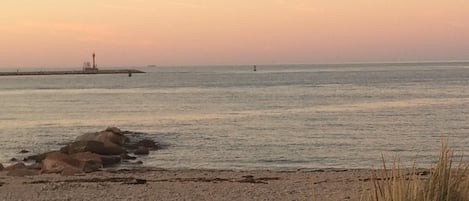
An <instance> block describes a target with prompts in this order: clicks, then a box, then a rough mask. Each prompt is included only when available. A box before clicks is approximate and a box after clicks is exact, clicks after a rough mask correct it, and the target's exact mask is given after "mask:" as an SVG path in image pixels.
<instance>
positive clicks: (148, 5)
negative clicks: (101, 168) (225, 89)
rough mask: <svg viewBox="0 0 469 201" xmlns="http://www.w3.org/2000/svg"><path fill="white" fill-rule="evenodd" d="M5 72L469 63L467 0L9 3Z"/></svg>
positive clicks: (2, 45) (2, 25)
mask: <svg viewBox="0 0 469 201" xmlns="http://www.w3.org/2000/svg"><path fill="white" fill-rule="evenodd" d="M0 13H1V14H0V68H1V67H3V68H26V67H28V68H29V67H77V68H81V66H82V64H83V62H84V61H90V60H91V54H92V53H93V52H95V53H96V55H97V64H98V67H99V66H106V67H113V66H146V65H158V66H168V65H169V66H172V65H239V64H248V65H249V64H258V65H260V64H288V63H295V64H298V63H347V62H407V61H447V60H469V1H467V0H231V1H227V0H67V1H64V0H2V2H1V5H0Z"/></svg>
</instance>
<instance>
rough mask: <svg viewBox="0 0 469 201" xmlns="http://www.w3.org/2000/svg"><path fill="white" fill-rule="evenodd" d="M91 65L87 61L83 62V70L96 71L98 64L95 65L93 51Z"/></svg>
mask: <svg viewBox="0 0 469 201" xmlns="http://www.w3.org/2000/svg"><path fill="white" fill-rule="evenodd" d="M92 56H93V65H91V64H90V62H89V61H86V62H84V63H83V71H85V72H87V73H96V72H97V71H98V65H96V54H95V53H94V52H93V55H92Z"/></svg>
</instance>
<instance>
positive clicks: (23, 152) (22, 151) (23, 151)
mask: <svg viewBox="0 0 469 201" xmlns="http://www.w3.org/2000/svg"><path fill="white" fill-rule="evenodd" d="M25 153H29V151H28V150H25V149H23V150H21V151H20V154H25Z"/></svg>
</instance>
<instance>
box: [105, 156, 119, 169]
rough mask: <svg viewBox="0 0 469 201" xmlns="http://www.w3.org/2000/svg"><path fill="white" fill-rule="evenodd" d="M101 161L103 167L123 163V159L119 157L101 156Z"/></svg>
mask: <svg viewBox="0 0 469 201" xmlns="http://www.w3.org/2000/svg"><path fill="white" fill-rule="evenodd" d="M101 161H102V163H103V166H104V167H106V166H110V165H115V164H118V163H120V162H121V157H119V156H101Z"/></svg>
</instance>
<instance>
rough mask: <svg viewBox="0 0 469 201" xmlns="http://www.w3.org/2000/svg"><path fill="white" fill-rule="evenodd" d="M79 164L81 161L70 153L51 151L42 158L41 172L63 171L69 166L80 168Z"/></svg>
mask: <svg viewBox="0 0 469 201" xmlns="http://www.w3.org/2000/svg"><path fill="white" fill-rule="evenodd" d="M79 166H80V161H79V160H77V159H74V158H72V157H71V156H69V155H66V154H64V153H61V152H50V153H48V154H46V157H45V158H44V160H42V169H41V171H40V173H41V174H43V173H62V171H64V169H66V168H68V167H74V168H77V169H78V168H79Z"/></svg>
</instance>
